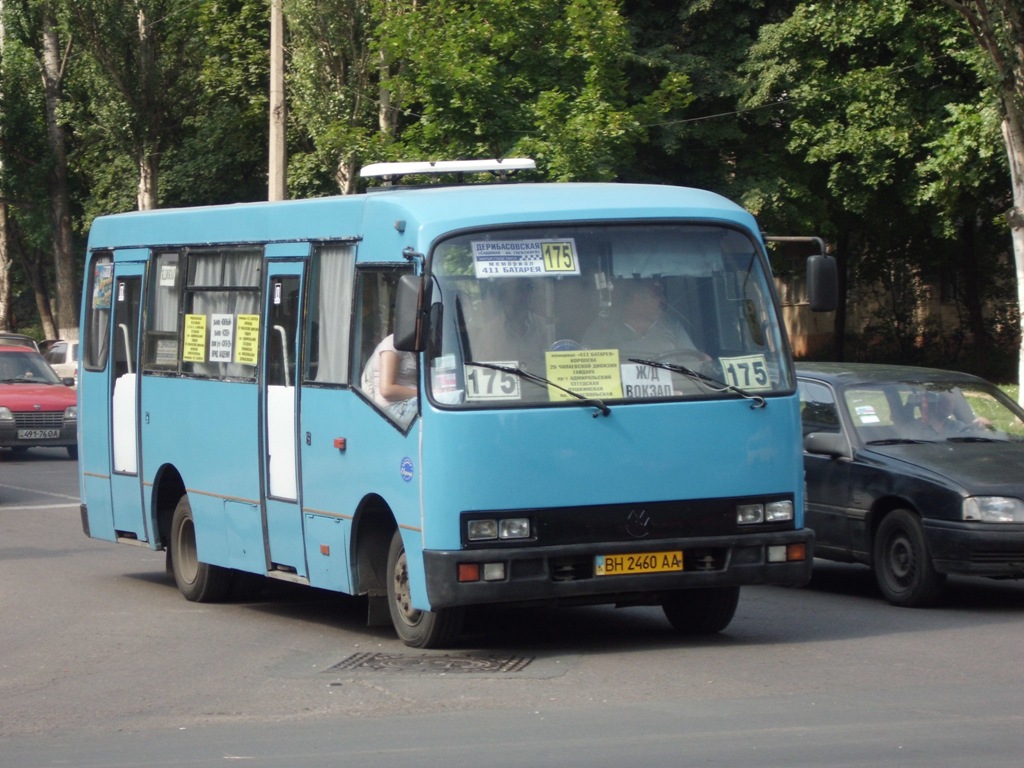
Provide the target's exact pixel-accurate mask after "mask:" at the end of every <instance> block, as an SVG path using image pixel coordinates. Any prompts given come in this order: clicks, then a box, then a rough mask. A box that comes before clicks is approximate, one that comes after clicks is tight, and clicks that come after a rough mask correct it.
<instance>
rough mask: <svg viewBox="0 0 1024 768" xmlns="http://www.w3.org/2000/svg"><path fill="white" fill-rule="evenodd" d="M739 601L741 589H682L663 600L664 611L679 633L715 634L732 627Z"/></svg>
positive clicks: (693, 634) (694, 634) (692, 634)
mask: <svg viewBox="0 0 1024 768" xmlns="http://www.w3.org/2000/svg"><path fill="white" fill-rule="evenodd" d="M739 601H740V588H739V587H703V588H698V589H680V590H678V591H676V592H672V593H670V594H669V595H667V596H665V597H664V598H662V601H661V608H662V610H663V611H664V612H665V618H667V619H668V621H669V623H670V624H671V625H672V628H673V629H675V631H676V632H678V633H679V634H681V635H690V636H698V635H713V634H715V633H716V632H721V631H722V630H723V629H725V628H726V627H727V626H729V622H731V621H732V617H733V616H735V615H736V606H737V605H738V604H739Z"/></svg>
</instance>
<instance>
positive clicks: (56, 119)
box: [2, 0, 78, 338]
mask: <svg viewBox="0 0 1024 768" xmlns="http://www.w3.org/2000/svg"><path fill="white" fill-rule="evenodd" d="M60 10H61V9H60V7H59V5H58V3H57V2H56V1H55V0H20V2H13V3H8V4H6V5H5V6H4V7H3V17H4V25H3V26H4V37H5V40H4V70H5V71H4V84H5V93H4V104H3V126H2V130H3V133H4V141H3V149H4V155H5V156H4V162H3V166H4V168H3V171H4V181H3V188H4V190H5V192H6V194H7V195H9V207H8V210H7V215H6V216H5V237H6V241H7V247H8V252H9V253H10V252H11V251H13V253H14V254H16V257H17V261H18V263H19V264H20V265H21V267H22V269H23V275H24V278H25V279H26V281H27V282H28V284H29V285H30V286H31V289H32V293H33V294H34V296H35V305H36V307H35V308H36V311H37V313H38V315H39V319H40V323H41V325H42V330H43V333H44V334H45V335H46V336H51V337H52V336H56V335H61V336H63V337H66V338H76V337H77V331H78V311H77V308H78V291H77V285H78V280H77V272H78V269H77V266H76V264H77V262H76V259H75V254H74V248H73V242H72V215H71V195H70V191H69V186H68V185H69V178H68V163H67V135H66V130H65V125H64V121H63V117H62V114H61V113H62V110H63V108H64V104H65V95H64V85H65V75H66V71H67V61H68V54H69V52H70V45H69V44H68V43H67V42H64V41H67V40H68V39H69V38H68V35H67V33H66V30H65V28H64V26H63V24H62V23H61V18H60ZM44 254H48V256H47V255H44ZM14 260H15V259H13V258H10V257H9V259H8V262H7V265H8V267H9V266H10V264H11V263H13V262H14ZM50 275H52V276H53V280H54V282H55V285H56V313H54V312H53V311H52V310H51V306H50V298H49V296H50V292H49V286H48V283H49V279H48V276H50ZM9 276H10V273H8V278H9Z"/></svg>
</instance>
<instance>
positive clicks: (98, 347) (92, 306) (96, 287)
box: [82, 252, 114, 371]
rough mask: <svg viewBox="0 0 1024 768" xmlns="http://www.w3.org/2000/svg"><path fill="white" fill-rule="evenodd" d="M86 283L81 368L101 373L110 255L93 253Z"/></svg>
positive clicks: (111, 293)
mask: <svg viewBox="0 0 1024 768" xmlns="http://www.w3.org/2000/svg"><path fill="white" fill-rule="evenodd" d="M89 280H90V285H89V288H88V294H87V295H88V302H89V306H88V309H87V311H86V326H85V329H84V332H85V333H84V335H85V342H84V344H85V349H84V350H83V354H82V365H83V366H84V367H85V369H86V370H89V371H102V370H103V369H104V368H106V367H107V355H108V353H109V348H110V310H111V308H112V306H113V297H114V264H113V260H112V257H111V254H110V252H104V253H97V254H96V255H94V256H93V262H92V269H91V270H90V271H89Z"/></svg>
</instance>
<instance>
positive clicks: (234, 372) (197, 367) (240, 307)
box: [191, 251, 263, 379]
mask: <svg viewBox="0 0 1024 768" xmlns="http://www.w3.org/2000/svg"><path fill="white" fill-rule="evenodd" d="M193 258H194V259H195V268H194V272H193V276H192V287H196V288H198V287H222V288H234V289H237V288H246V287H251V288H252V290H248V291H239V290H231V291H197V292H195V293H193V295H192V308H191V314H192V315H196V316H199V317H204V318H206V329H207V344H209V342H210V337H209V333H210V329H211V328H213V327H214V325H215V324H216V323H218V322H219V323H224V322H225V318H226V317H230V318H231V319H232V323H231V327H232V329H233V328H234V326H235V323H234V322H233V321H234V318H237V317H238V316H239V315H258V314H259V279H260V266H261V264H262V262H263V260H262V255H261V254H260V252H259V251H236V252H231V251H228V252H216V253H212V254H194V255H193ZM231 342H232V343H234V338H233V335H232V339H231ZM204 355H205V357H206V361H207V362H205V363H193V364H192V370H193V372H194V373H198V374H203V375H206V376H215V377H221V378H244V379H252V378H255V376H256V366H255V365H254V364H253V365H249V364H243V363H236V362H211V357H210V350H209V348H207V349H206V350H204Z"/></svg>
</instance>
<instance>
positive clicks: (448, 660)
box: [325, 653, 533, 674]
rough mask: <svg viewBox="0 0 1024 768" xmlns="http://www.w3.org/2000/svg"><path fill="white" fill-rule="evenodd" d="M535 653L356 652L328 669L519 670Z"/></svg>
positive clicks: (418, 670)
mask: <svg viewBox="0 0 1024 768" xmlns="http://www.w3.org/2000/svg"><path fill="white" fill-rule="evenodd" d="M531 661H533V657H532V656H530V657H526V656H507V657H503V658H500V657H496V656H433V655H429V654H423V655H409V654H401V653H354V654H352V655H351V656H349V657H348V658H347V659H344V660H342V661H340V662H338V663H337V664H335V665H334V666H333V667H328V668H327V669H326V670H325V671H327V672H338V671H342V670H348V671H351V670H363V671H367V672H388V673H398V674H410V673H411V674H416V673H419V674H438V673H445V674H448V673H469V674H474V673H475V674H480V673H491V674H494V673H505V672H519V671H521V670H522V669H524V668H525V667H526V666H527V665H528V664H529V663H530V662H531Z"/></svg>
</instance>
